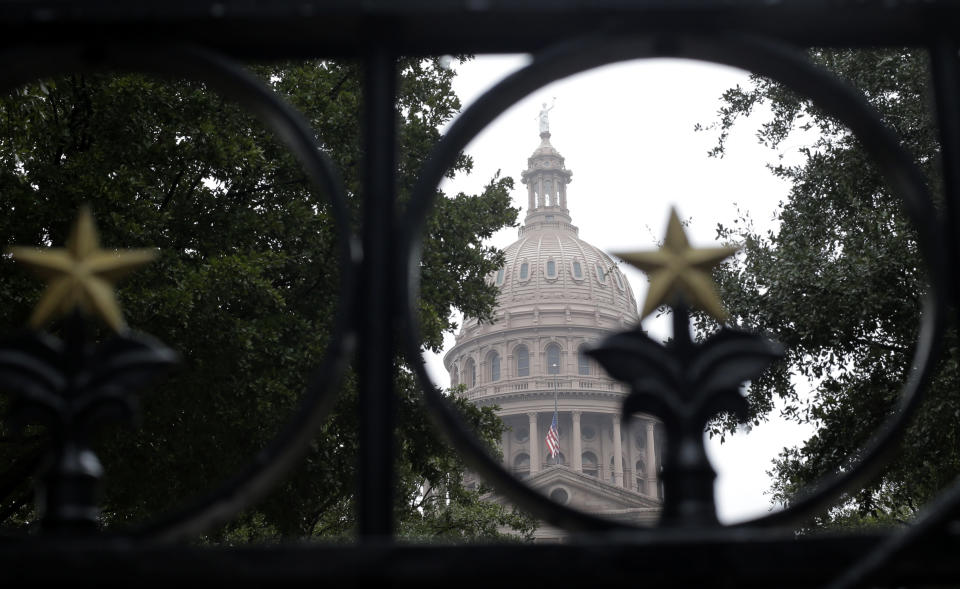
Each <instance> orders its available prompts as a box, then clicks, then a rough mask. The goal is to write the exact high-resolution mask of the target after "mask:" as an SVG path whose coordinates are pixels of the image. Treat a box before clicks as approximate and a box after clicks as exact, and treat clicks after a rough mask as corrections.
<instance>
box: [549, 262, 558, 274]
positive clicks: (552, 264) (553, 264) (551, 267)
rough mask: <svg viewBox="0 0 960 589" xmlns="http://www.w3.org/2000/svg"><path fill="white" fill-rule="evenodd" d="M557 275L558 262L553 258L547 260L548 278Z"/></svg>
mask: <svg viewBox="0 0 960 589" xmlns="http://www.w3.org/2000/svg"><path fill="white" fill-rule="evenodd" d="M556 277H557V263H556V262H555V261H553V260H547V278H556Z"/></svg>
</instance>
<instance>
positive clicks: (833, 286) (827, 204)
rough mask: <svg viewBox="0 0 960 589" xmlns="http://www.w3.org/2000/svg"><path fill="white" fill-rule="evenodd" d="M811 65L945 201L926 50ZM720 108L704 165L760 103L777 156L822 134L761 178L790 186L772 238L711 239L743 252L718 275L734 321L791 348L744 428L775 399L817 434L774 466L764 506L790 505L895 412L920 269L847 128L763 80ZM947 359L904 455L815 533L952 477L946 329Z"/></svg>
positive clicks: (738, 234)
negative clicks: (853, 97) (770, 501)
mask: <svg viewBox="0 0 960 589" xmlns="http://www.w3.org/2000/svg"><path fill="white" fill-rule="evenodd" d="M811 56H812V58H813V59H814V60H815V61H816V62H818V63H819V64H821V65H823V66H825V67H826V68H829V69H830V70H832V71H833V72H835V73H836V74H837V75H839V76H840V77H841V78H843V79H845V80H847V81H849V82H850V83H852V84H853V85H855V86H856V87H857V88H859V89H860V90H861V91H862V92H863V93H864V94H865V95H866V97H867V98H868V100H869V101H870V102H871V103H872V104H873V106H874V107H876V109H877V110H878V112H879V113H880V115H881V117H882V118H883V120H884V121H885V122H886V123H887V124H888V125H890V126H891V127H892V128H893V129H894V130H895V131H897V133H899V135H900V137H901V138H902V140H903V144H904V146H905V147H906V149H907V150H908V151H909V152H910V153H911V154H912V155H913V157H914V159H915V161H916V162H917V164H918V165H919V166H920V168H921V170H922V171H923V172H924V173H925V174H926V176H927V178H928V181H929V184H930V186H931V187H933V189H934V190H935V191H937V190H939V177H938V169H937V162H938V143H937V140H936V132H935V127H934V126H933V124H932V122H931V113H930V110H929V104H930V101H929V100H928V98H927V96H926V91H927V83H928V80H927V64H926V59H925V56H924V55H923V54H922V52H912V51H906V50H895V49H890V50H882V51H859V50H830V51H828V50H814V51H812V52H811ZM724 101H725V104H724V106H723V108H722V109H721V111H720V113H719V114H720V117H719V121H718V122H717V125H716V128H719V130H720V141H719V142H718V145H717V147H716V148H715V150H714V151H713V155H716V156H721V157H722V155H723V153H724V150H725V149H726V148H727V146H726V144H725V139H726V137H727V132H728V131H729V130H730V128H731V127H732V125H734V124H735V123H736V121H737V120H738V119H739V118H740V117H744V116H747V115H750V114H751V113H752V112H753V111H754V109H755V108H756V107H758V106H759V105H761V104H762V105H765V106H767V107H769V108H770V112H771V117H770V118H769V120H767V121H766V122H765V123H764V124H763V126H762V127H761V129H760V131H759V133H758V138H759V140H760V142H761V143H763V144H765V145H767V146H769V147H770V148H772V149H778V148H780V147H781V146H782V145H783V142H784V141H785V139H786V138H787V137H788V136H790V134H791V133H792V132H794V131H796V130H798V129H799V130H813V131H815V132H816V133H817V137H818V139H817V140H816V141H815V143H814V144H813V145H809V146H807V147H805V148H803V149H802V150H801V156H802V157H801V160H802V161H801V162H800V163H799V164H798V165H785V164H784V165H779V166H774V167H772V168H771V169H772V172H773V173H774V174H776V175H777V176H780V177H782V178H785V179H787V180H789V181H790V182H791V183H792V189H791V191H790V194H789V197H788V198H787V200H786V201H785V202H782V203H781V207H780V210H779V213H778V215H777V219H776V220H777V222H778V224H779V226H778V227H777V228H776V229H774V230H772V231H767V232H761V231H758V230H756V229H755V228H754V226H753V223H752V221H751V219H750V218H749V216H748V215H744V216H742V217H741V218H740V219H738V220H737V221H736V222H735V223H734V224H732V225H719V226H718V228H717V233H718V236H719V237H720V238H722V239H727V240H731V241H738V242H741V243H743V244H744V252H743V254H741V256H739V257H738V259H737V260H736V261H735V262H732V263H730V264H728V265H727V266H726V267H725V268H724V269H723V271H722V272H720V273H719V275H718V276H719V280H720V285H721V290H722V292H723V298H724V301H725V304H726V305H727V306H728V308H729V309H730V311H731V313H732V315H733V317H734V318H735V321H737V322H738V323H741V324H743V325H746V326H749V327H755V328H758V329H763V330H767V331H769V332H770V333H771V334H772V335H773V337H774V338H776V339H778V340H779V341H780V342H782V343H783V344H785V345H786V348H787V357H786V359H785V361H784V362H783V363H781V364H780V365H779V366H777V367H776V368H775V369H774V370H771V371H769V372H768V374H767V375H765V376H763V377H761V378H760V379H757V380H755V381H753V382H752V384H751V388H750V393H749V398H750V402H751V406H752V410H753V412H754V417H753V418H754V419H757V420H759V419H761V418H762V416H763V415H764V414H766V413H768V412H769V411H771V410H772V408H773V400H774V398H776V397H780V398H782V399H784V400H785V401H786V409H785V410H784V413H785V415H786V417H788V418H791V419H794V420H797V421H800V422H809V423H812V424H814V425H815V426H816V434H815V435H814V436H813V437H811V438H810V439H809V440H807V441H806V442H805V443H804V444H802V445H801V446H800V447H797V448H788V449H784V451H783V452H782V453H781V455H780V457H779V459H778V460H776V462H775V464H774V468H773V473H772V474H774V475H775V484H774V489H773V490H774V497H775V499H777V500H778V501H781V502H785V503H788V502H789V501H790V499H791V497H793V496H794V495H795V494H796V493H797V492H798V490H799V489H801V488H803V487H805V486H807V485H810V484H811V483H813V482H815V481H816V480H818V479H819V478H821V477H822V476H823V475H824V474H826V473H831V472H835V471H837V470H840V469H842V468H844V465H845V464H846V461H847V460H848V459H850V458H855V457H857V456H858V453H859V452H860V449H861V448H862V447H863V444H864V443H865V442H866V441H867V440H868V439H869V438H870V436H872V435H873V433H874V432H876V431H877V428H878V426H879V425H880V424H881V423H882V422H883V421H884V420H885V419H887V418H888V417H889V416H890V415H891V414H892V413H893V412H894V411H896V409H897V403H898V393H899V389H900V387H901V383H903V382H904V380H905V378H906V374H907V371H908V370H909V369H910V365H911V357H912V353H913V347H914V342H915V341H916V336H917V331H918V318H919V314H920V301H921V297H922V295H923V293H924V290H925V288H926V277H925V274H924V264H923V261H922V259H921V257H920V255H919V252H918V248H917V242H916V236H915V228H914V227H912V226H911V225H910V224H909V223H908V222H907V220H906V217H905V215H904V214H903V212H902V210H901V203H899V202H898V201H897V200H896V199H895V198H894V197H893V196H892V195H891V194H890V192H889V191H888V190H887V188H886V187H885V186H884V185H883V182H882V180H881V178H880V176H879V173H878V172H879V170H877V168H876V165H875V164H874V163H873V162H871V161H870V160H869V158H868V157H867V156H866V154H865V153H864V151H863V149H862V148H861V147H860V145H859V144H858V142H857V140H856V139H855V138H854V137H853V136H852V135H851V134H850V133H849V131H848V130H847V129H846V128H844V127H843V126H842V125H840V124H839V123H838V122H837V121H835V120H832V119H830V118H828V117H826V116H825V115H824V114H823V113H822V111H820V110H819V109H818V108H817V107H816V106H814V105H812V104H811V103H810V102H809V101H806V100H803V99H801V98H799V97H797V96H796V95H794V94H793V93H791V92H789V91H787V90H786V89H784V88H783V87H782V86H779V85H777V84H775V83H773V82H771V81H769V80H766V79H763V78H759V77H754V78H753V79H752V86H751V87H750V88H748V89H744V88H740V87H737V88H734V89H731V90H729V91H727V92H726V93H725V94H724ZM946 349H947V357H946V359H945V360H944V361H943V362H941V363H940V366H939V370H938V371H937V372H936V375H935V376H934V378H933V382H932V386H931V388H930V390H929V393H928V395H927V400H926V403H925V405H924V406H923V408H922V412H921V414H920V416H919V417H918V419H917V420H916V421H915V422H914V423H913V425H912V426H911V427H910V429H909V431H908V432H907V435H906V439H905V441H904V446H903V451H902V452H901V453H900V455H899V456H898V457H897V458H896V459H895V460H894V461H893V462H892V463H891V464H889V466H888V467H887V468H886V469H885V470H884V472H883V473H882V475H881V476H880V477H879V478H877V479H876V480H874V481H873V482H872V483H870V484H869V485H868V486H866V487H865V488H864V489H862V490H861V491H859V492H857V493H856V494H854V495H852V496H849V497H845V498H844V500H843V501H842V502H841V504H840V505H839V506H838V507H836V508H834V509H833V510H831V511H830V512H828V513H825V514H823V515H822V516H820V517H818V518H816V519H815V521H814V522H813V525H836V526H842V527H849V526H850V525H851V521H852V520H853V519H857V521H858V522H859V523H858V525H859V524H863V523H865V522H866V523H870V522H874V523H884V522H890V521H894V520H902V519H904V518H905V517H907V514H909V513H911V512H913V511H914V510H916V509H917V508H918V507H919V506H920V505H922V504H923V503H924V502H925V501H927V500H929V499H930V498H931V496H932V495H933V494H934V493H936V491H937V490H938V489H941V488H942V487H944V486H945V485H946V484H947V483H948V482H949V481H951V480H952V479H953V478H954V477H955V476H957V474H960V444H958V442H960V420H958V417H960V396H958V395H957V393H956V391H957V390H958V384H960V383H958V379H957V376H958V375H957V362H958V355H960V354H958V346H957V341H956V337H955V334H954V333H952V332H951V333H950V335H948V341H947V346H946ZM798 386H799V388H800V390H799V391H798V390H797V389H798ZM806 388H812V393H811V394H810V395H809V396H808V395H806V394H805V392H804V389H806ZM728 425H729V424H728Z"/></svg>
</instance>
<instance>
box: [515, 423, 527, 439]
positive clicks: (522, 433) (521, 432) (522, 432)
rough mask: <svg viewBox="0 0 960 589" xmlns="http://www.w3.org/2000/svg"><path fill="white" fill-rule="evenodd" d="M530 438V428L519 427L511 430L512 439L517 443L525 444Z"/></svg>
mask: <svg viewBox="0 0 960 589" xmlns="http://www.w3.org/2000/svg"><path fill="white" fill-rule="evenodd" d="M529 437H530V428H529V427H527V426H525V425H524V426H521V427H518V428H517V429H515V430H513V439H515V440H516V441H518V442H526V441H527V438H529Z"/></svg>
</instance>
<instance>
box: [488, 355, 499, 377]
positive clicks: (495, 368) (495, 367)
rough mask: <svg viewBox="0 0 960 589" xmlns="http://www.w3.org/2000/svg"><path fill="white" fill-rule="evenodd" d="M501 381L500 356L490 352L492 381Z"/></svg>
mask: <svg viewBox="0 0 960 589" xmlns="http://www.w3.org/2000/svg"><path fill="white" fill-rule="evenodd" d="M498 380H500V354H498V353H496V352H490V381H491V382H496V381H498Z"/></svg>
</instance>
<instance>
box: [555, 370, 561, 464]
mask: <svg viewBox="0 0 960 589" xmlns="http://www.w3.org/2000/svg"><path fill="white" fill-rule="evenodd" d="M559 395H560V365H559V364H554V365H553V422H554V423H556V424H557V448H558V449H557V454H558V455H559V454H560V450H559V448H560V420H559V419H558V416H557V397H558V396H559ZM553 462H554V463H555V464H556V463H557V457H556V456H554V457H553Z"/></svg>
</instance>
